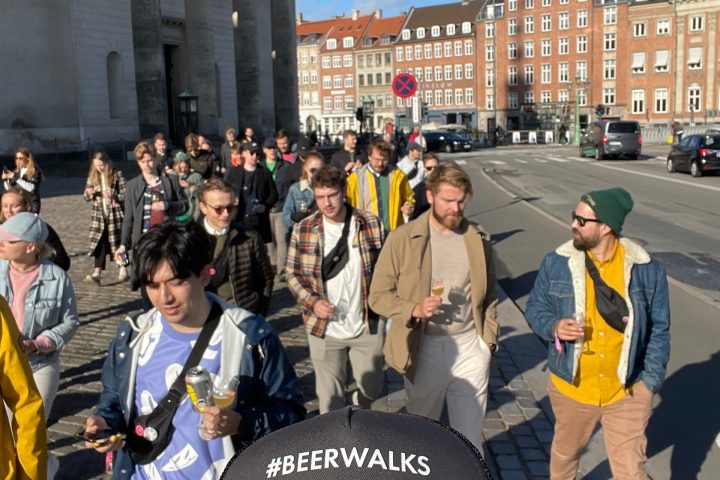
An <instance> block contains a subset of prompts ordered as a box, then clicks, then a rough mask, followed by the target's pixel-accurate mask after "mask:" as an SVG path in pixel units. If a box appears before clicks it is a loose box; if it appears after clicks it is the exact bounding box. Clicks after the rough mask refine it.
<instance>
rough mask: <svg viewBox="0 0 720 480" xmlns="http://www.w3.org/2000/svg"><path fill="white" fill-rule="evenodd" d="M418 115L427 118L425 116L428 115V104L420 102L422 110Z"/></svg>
mask: <svg viewBox="0 0 720 480" xmlns="http://www.w3.org/2000/svg"><path fill="white" fill-rule="evenodd" d="M420 114H421V115H420V116H421V117H422V118H425V117H427V114H428V104H427V102H422V108H421V109H420Z"/></svg>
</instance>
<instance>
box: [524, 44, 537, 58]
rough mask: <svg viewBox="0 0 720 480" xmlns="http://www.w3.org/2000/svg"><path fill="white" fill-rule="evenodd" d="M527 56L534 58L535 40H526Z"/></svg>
mask: <svg viewBox="0 0 720 480" xmlns="http://www.w3.org/2000/svg"><path fill="white" fill-rule="evenodd" d="M524 46H525V49H524V51H525V53H524V55H525V58H532V57H534V56H535V42H533V41H527V42H525V45H524Z"/></svg>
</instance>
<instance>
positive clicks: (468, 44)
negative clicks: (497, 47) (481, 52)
mask: <svg viewBox="0 0 720 480" xmlns="http://www.w3.org/2000/svg"><path fill="white" fill-rule="evenodd" d="M472 54H473V41H472V40H465V55H472Z"/></svg>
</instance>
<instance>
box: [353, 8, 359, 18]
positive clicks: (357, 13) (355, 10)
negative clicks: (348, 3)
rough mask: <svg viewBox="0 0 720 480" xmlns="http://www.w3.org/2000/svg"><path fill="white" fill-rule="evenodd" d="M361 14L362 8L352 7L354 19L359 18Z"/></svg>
mask: <svg viewBox="0 0 720 480" xmlns="http://www.w3.org/2000/svg"><path fill="white" fill-rule="evenodd" d="M359 15H360V10H357V9H355V8H353V9H352V19H353V20H357V19H358V16H359Z"/></svg>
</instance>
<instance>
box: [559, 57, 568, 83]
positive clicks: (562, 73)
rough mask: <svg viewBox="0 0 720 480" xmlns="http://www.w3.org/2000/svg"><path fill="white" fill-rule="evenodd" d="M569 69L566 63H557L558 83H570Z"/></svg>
mask: <svg viewBox="0 0 720 480" xmlns="http://www.w3.org/2000/svg"><path fill="white" fill-rule="evenodd" d="M569 72H570V69H569V65H568V63H567V62H560V63H558V82H560V83H567V82H569V81H570V73H569Z"/></svg>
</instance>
